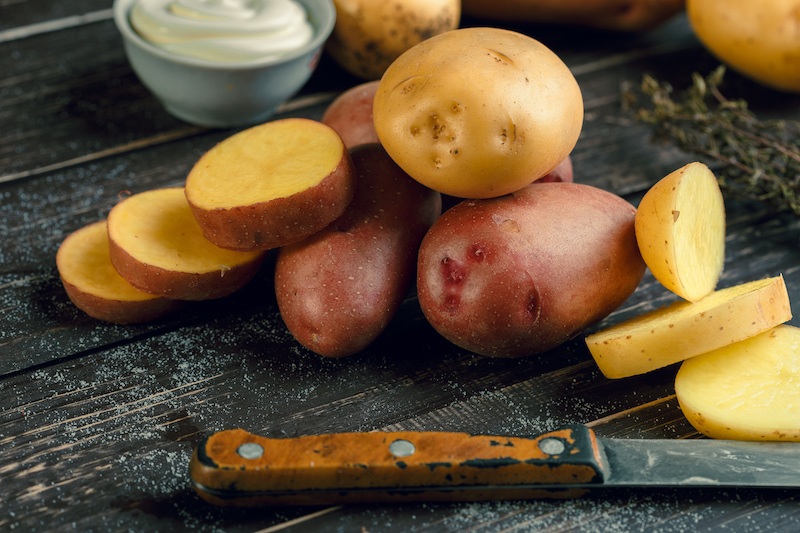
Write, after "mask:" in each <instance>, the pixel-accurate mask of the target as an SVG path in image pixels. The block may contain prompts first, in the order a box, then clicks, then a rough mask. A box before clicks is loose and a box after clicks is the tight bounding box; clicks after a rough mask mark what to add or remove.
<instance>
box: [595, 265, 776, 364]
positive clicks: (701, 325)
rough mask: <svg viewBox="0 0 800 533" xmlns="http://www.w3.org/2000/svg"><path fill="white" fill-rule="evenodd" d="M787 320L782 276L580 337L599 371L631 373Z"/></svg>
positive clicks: (685, 303)
mask: <svg viewBox="0 0 800 533" xmlns="http://www.w3.org/2000/svg"><path fill="white" fill-rule="evenodd" d="M791 318H792V311H791V307H790V304H789V294H788V292H787V291H786V284H785V283H784V281H783V276H778V277H774V278H768V279H762V280H757V281H751V282H749V283H744V284H742V285H736V286H734V287H729V288H727V289H721V290H718V291H715V292H713V293H711V294H709V295H708V296H706V297H705V298H703V299H702V300H700V301H699V302H696V303H692V302H687V301H677V302H674V303H672V304H670V305H668V306H666V307H662V308H660V309H656V310H655V311H651V312H649V313H645V314H643V315H640V316H637V317H634V318H632V319H630V320H627V321H625V322H621V323H620V324H617V325H615V326H612V327H610V328H608V329H605V330H603V331H599V332H597V333H594V334H592V335H589V336H588V337H587V338H586V344H587V345H588V347H589V351H590V352H591V354H592V357H594V360H595V362H596V363H597V366H598V367H600V370H601V371H602V372H603V374H604V375H605V376H606V377H608V378H612V379H616V378H624V377H628V376H635V375H637V374H644V373H645V372H650V371H652V370H656V369H657V368H662V367H665V366H668V365H671V364H673V363H677V362H680V361H683V360H684V359H688V358H690V357H694V356H696V355H700V354H701V353H705V352H710V351H711V350H716V349H717V348H721V347H723V346H727V345H729V344H732V343H734V342H738V341H741V340H744V339H747V338H750V337H753V336H755V335H758V334H759V333H762V332H764V331H767V330H769V329H772V328H774V327H775V326H777V325H779V324H782V323H784V322H786V321H787V320H789V319H791Z"/></svg>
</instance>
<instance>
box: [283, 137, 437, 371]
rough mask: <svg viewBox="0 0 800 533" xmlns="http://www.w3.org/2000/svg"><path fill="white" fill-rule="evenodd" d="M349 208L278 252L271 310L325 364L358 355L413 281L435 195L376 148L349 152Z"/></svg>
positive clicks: (434, 210) (434, 207) (432, 217)
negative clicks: (352, 180)
mask: <svg viewBox="0 0 800 533" xmlns="http://www.w3.org/2000/svg"><path fill="white" fill-rule="evenodd" d="M352 158H353V162H354V165H355V168H356V171H357V174H358V177H357V182H356V193H355V197H354V199H353V202H352V203H351V204H350V206H349V207H348V209H347V211H346V212H345V214H344V215H342V216H341V217H340V218H339V219H337V220H336V221H334V222H333V223H332V224H330V225H329V226H328V227H327V228H325V229H324V230H322V231H321V232H319V233H316V234H314V235H312V236H310V237H308V238H306V239H304V240H302V241H300V242H298V243H295V244H291V245H288V246H285V247H283V248H281V249H280V250H279V251H278V256H277V259H276V264H275V292H276V295H277V301H278V308H279V309H280V312H281V316H282V317H283V320H284V322H285V323H286V326H287V328H288V329H289V331H290V332H291V333H292V335H294V337H295V338H296V339H297V341H298V342H300V343H301V344H302V345H303V346H305V347H306V348H308V349H309V350H312V351H314V352H316V353H318V354H320V355H323V356H327V357H343V356H347V355H352V354H354V353H357V352H359V351H361V350H363V349H364V348H365V347H366V346H367V345H369V344H370V343H371V342H372V341H373V340H375V338H376V337H377V336H378V335H380V333H381V332H382V331H383V330H384V329H385V328H386V326H387V325H388V323H389V321H390V320H391V318H392V317H393V316H394V314H395V313H396V311H397V309H398V307H399V306H400V304H401V303H402V301H403V299H404V298H405V296H406V295H407V293H408V290H409V288H410V286H411V284H412V283H413V281H414V271H415V267H416V258H417V250H418V249H419V243H420V242H421V240H422V238H423V236H424V234H425V232H426V231H427V230H428V228H429V227H430V226H431V224H433V222H434V221H435V220H436V219H437V218H438V216H439V215H440V213H441V195H440V194H439V193H437V192H435V191H432V190H430V189H427V188H426V187H423V186H422V185H420V184H419V183H417V182H416V181H414V180H412V179H411V178H410V177H409V176H408V175H406V174H405V173H404V172H403V171H402V170H401V169H400V168H399V167H398V166H397V165H396V164H395V163H394V162H393V161H392V160H391V159H390V158H389V156H388V155H387V154H386V152H385V150H384V149H383V148H382V147H381V146H380V145H379V144H362V145H360V146H357V147H355V148H353V149H352Z"/></svg>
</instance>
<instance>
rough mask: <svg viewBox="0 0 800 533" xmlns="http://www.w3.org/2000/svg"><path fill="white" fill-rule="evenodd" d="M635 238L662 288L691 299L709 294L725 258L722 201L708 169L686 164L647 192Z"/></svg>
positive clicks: (642, 202) (714, 285) (720, 271)
mask: <svg viewBox="0 0 800 533" xmlns="http://www.w3.org/2000/svg"><path fill="white" fill-rule="evenodd" d="M636 241H637V242H638V243H639V249H640V250H641V253H642V258H643V259H644V262H645V263H646V264H647V266H648V268H650V271H651V272H652V273H653V276H655V278H656V279H657V280H658V281H659V282H661V284H662V285H664V287H666V288H667V289H669V290H670V291H672V292H674V293H675V294H677V295H678V296H680V297H681V298H685V299H686V300H689V301H690V302H696V301H698V300H700V299H701V298H703V297H705V296H706V295H708V294H710V293H711V291H713V290H714V289H715V288H716V286H717V282H718V281H719V277H720V275H721V274H722V268H723V264H724V261H725V204H724V202H723V199H722V193H721V192H720V190H719V184H718V183H717V178H716V177H715V176H714V174H713V173H712V172H711V170H709V168H708V167H707V166H705V165H704V164H702V163H689V164H688V165H686V166H684V167H682V168H679V169H678V170H676V171H675V172H672V173H671V174H669V175H668V176H666V177H665V178H663V179H662V180H661V181H659V182H658V183H656V184H655V185H654V186H653V187H652V188H651V189H650V190H649V191H647V194H645V195H644V198H642V201H641V202H640V203H639V207H638V210H637V212H636Z"/></svg>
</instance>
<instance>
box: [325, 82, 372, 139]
mask: <svg viewBox="0 0 800 533" xmlns="http://www.w3.org/2000/svg"><path fill="white" fill-rule="evenodd" d="M377 90H378V80H373V81H368V82H366V83H362V84H360V85H356V86H355V87H351V88H350V89H348V90H346V91H345V92H343V93H342V94H340V95H339V96H337V97H336V98H335V99H334V100H333V102H331V104H330V105H329V106H328V107H327V109H325V113H323V114H322V123H323V124H327V125H328V126H330V127H331V128H333V129H334V130H336V133H338V134H339V136H340V137H341V138H342V140H343V141H344V145H345V146H347V147H348V148H352V147H353V146H358V145H359V144H366V143H376V142H378V134H377V133H375V125H374V124H373V121H372V102H373V101H374V100H375V91H377Z"/></svg>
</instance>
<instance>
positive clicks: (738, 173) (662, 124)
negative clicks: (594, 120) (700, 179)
mask: <svg viewBox="0 0 800 533" xmlns="http://www.w3.org/2000/svg"><path fill="white" fill-rule="evenodd" d="M724 75H725V68H724V66H721V67H719V68H717V69H716V70H714V71H713V72H712V73H711V74H709V75H708V76H706V77H703V76H701V75H700V74H697V73H695V74H693V76H692V85H691V87H689V88H687V89H686V90H685V91H684V92H683V93H682V94H680V95H678V96H677V98H676V97H674V95H673V93H674V90H673V88H672V86H671V85H670V84H668V83H664V82H659V81H658V80H656V79H654V78H653V77H651V76H649V75H645V76H644V78H643V79H642V84H641V93H642V94H644V95H645V96H646V97H647V98H648V99H649V102H648V104H646V105H645V106H640V105H639V102H638V97H637V95H636V94H634V93H633V91H631V90H630V89H625V90H624V91H623V102H624V104H625V107H626V108H627V109H628V110H629V111H631V112H633V113H634V114H635V116H636V118H637V119H638V120H639V121H641V122H644V123H648V124H651V125H653V126H654V128H655V129H654V132H655V135H656V137H657V138H661V139H666V140H670V141H672V142H673V143H674V144H675V145H676V146H677V147H678V148H680V149H681V150H683V151H685V152H688V153H693V154H695V155H698V156H700V158H701V159H705V158H708V159H711V161H705V162H706V163H707V164H708V165H709V166H710V167H712V168H714V171H715V174H716V176H717V179H718V181H719V184H720V187H721V188H722V190H723V192H726V193H733V194H736V195H740V196H743V197H745V198H750V199H755V200H759V201H763V202H766V203H768V204H770V205H771V206H772V207H773V208H775V209H776V210H778V211H786V210H789V211H792V212H793V213H794V214H796V215H798V216H800V145H798V142H799V141H800V122H798V121H791V120H759V119H758V118H757V117H756V115H755V114H754V113H753V112H752V111H750V109H748V104H747V102H746V101H744V100H729V99H728V98H726V97H725V96H724V95H723V94H722V93H721V92H720V85H721V84H722V80H723V77H724Z"/></svg>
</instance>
